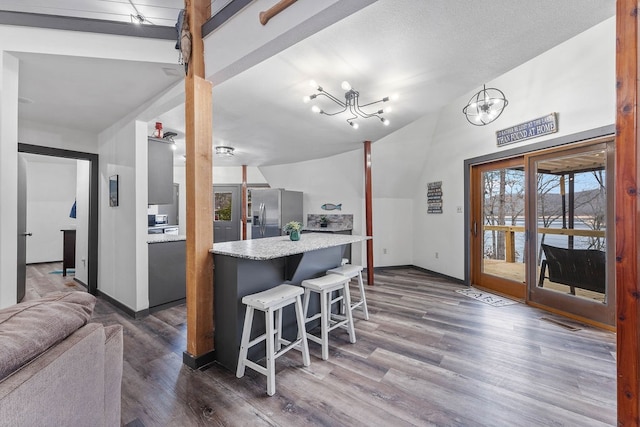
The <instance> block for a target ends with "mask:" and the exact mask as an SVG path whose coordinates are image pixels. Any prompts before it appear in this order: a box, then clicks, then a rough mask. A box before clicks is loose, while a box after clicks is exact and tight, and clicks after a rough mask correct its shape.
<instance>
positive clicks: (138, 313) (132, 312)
mask: <svg viewBox="0 0 640 427" xmlns="http://www.w3.org/2000/svg"><path fill="white" fill-rule="evenodd" d="M97 294H98V296H99V297H100V298H102V299H103V300H105V301H106V302H108V303H109V304H111V305H113V306H114V307H116V308H117V309H119V310H120V311H123V312H124V313H125V314H127V315H129V316H130V317H133V318H134V319H140V318H142V317H145V316H148V315H149V309H148V308H146V309H144V310H140V311H135V310H132V309H131V308H129V307H127V306H126V305H124V304H122V303H121V302H120V301H118V300H115V299H113V298H112V297H110V296H109V295H107V294H105V293H104V292H102V291H101V290H100V289H98V291H97Z"/></svg>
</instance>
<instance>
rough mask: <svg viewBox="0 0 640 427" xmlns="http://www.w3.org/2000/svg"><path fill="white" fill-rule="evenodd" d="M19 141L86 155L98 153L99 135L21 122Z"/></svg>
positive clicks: (25, 121) (26, 121)
mask: <svg viewBox="0 0 640 427" xmlns="http://www.w3.org/2000/svg"><path fill="white" fill-rule="evenodd" d="M18 140H19V141H20V142H21V143H23V144H33V145H42V146H45V147H53V148H62V149H65V150H73V151H80V152H84V153H97V152H98V135H96V134H95V133H91V132H86V131H82V130H77V129H69V128H65V127H61V126H53V125H50V124H42V123H38V122H32V121H28V120H20V123H19V128H18Z"/></svg>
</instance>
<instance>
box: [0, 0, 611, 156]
mask: <svg viewBox="0 0 640 427" xmlns="http://www.w3.org/2000/svg"><path fill="white" fill-rule="evenodd" d="M168 1H169V0H149V1H148V2H147V3H156V4H159V3H164V2H168ZM171 1H172V2H173V3H175V1H173V0H171ZM43 2H44V0H43V1H42V2H40V4H42V3H43ZM104 2H106V1H104V0H97V1H96V0H94V1H86V2H85V1H80V0H77V1H74V0H64V1H61V0H57V1H49V2H45V3H46V4H47V5H52V4H72V3H76V4H77V3H81V4H82V5H83V7H82V10H87V9H90V7H89V5H92V4H96V3H97V4H101V3H104ZM5 3H13V4H15V5H16V7H18V5H23V4H33V3H37V2H36V1H35V0H29V1H18V0H16V1H8V0H0V8H2V9H5V8H4V4H5ZM114 3H117V2H114ZM123 3H126V2H123ZM180 3H181V2H180ZM125 5H126V4H125ZM20 10H25V9H24V8H23V7H20ZM614 14H615V0H563V1H561V2H559V1H557V0H537V1H535V2H532V1H528V0H492V1H490V2H477V1H471V0H464V1H463V0H428V1H427V0H379V1H377V2H376V3H374V4H372V5H371V6H368V7H366V8H365V9H363V10H361V11H360V12H358V13H355V14H353V15H351V16H350V17H348V18H346V19H344V20H342V21H340V22H338V23H336V24H334V25H332V26H330V27H328V28H326V29H324V30H323V31H321V32H319V33H317V34H315V35H313V36H311V37H309V38H308V39H306V40H304V41H302V42H300V43H298V44H296V45H294V46H292V47H291V48H289V49H287V50H285V51H283V52H281V53H280V54H278V55H276V56H274V57H272V58H270V59H268V60H266V61H264V62H262V63H260V64H258V65H257V66H255V67H253V68H251V69H249V70H247V71H245V72H243V73H241V74H239V75H237V76H235V77H233V78H231V79H229V80H226V81H224V82H222V83H220V84H217V85H215V86H214V93H213V103H214V117H213V125H214V142H213V143H214V145H231V146H233V147H236V149H237V155H236V156H234V157H233V158H231V159H220V160H219V161H218V159H216V162H217V164H218V165H224V164H228V165H241V164H247V165H252V166H258V165H268V164H281V163H289V162H295V161H301V160H307V159H312V158H320V157H325V156H329V155H332V154H337V153H341V152H345V151H350V150H353V149H356V148H359V147H360V146H361V142H362V141H363V140H372V141H374V142H375V141H376V140H379V139H380V138H382V137H384V136H386V135H388V134H390V133H392V132H394V131H397V130H398V129H400V128H401V127H403V126H405V125H407V124H409V123H411V122H413V121H414V120H416V119H418V118H420V117H423V116H424V115H427V114H438V111H439V109H440V108H441V107H442V106H443V105H446V104H448V103H450V102H451V100H453V99H456V98H458V97H460V96H462V95H464V94H469V93H470V92H472V91H475V90H477V89H479V88H480V87H481V86H482V84H483V83H485V82H487V81H490V80H492V79H494V78H496V77H497V76H499V75H501V74H502V73H504V72H506V71H508V70H510V69H512V68H514V67H516V66H517V65H519V64H521V63H523V62H525V61H527V60H529V59H531V58H533V57H535V56H537V55H539V54H541V53H542V52H544V51H546V50H548V49H550V48H551V47H553V46H555V45H557V44H559V43H562V42H563V41H565V40H567V39H569V38H571V37H573V36H575V35H577V34H579V33H580V32H582V31H584V30H586V29H588V28H590V27H591V26H593V25H595V24H597V23H599V22H601V21H603V20H605V19H607V18H609V17H612V16H613V15H614ZM149 19H151V18H149ZM229 48H230V49H233V46H229ZM20 58H21V59H22V60H23V62H24V65H22V64H21V76H20V82H21V85H20V97H23V98H29V99H32V100H33V101H34V103H33V104H21V108H20V117H21V118H22V119H30V120H43V121H46V120H55V121H56V122H57V123H65V124H67V123H69V124H73V126H77V125H78V122H79V121H78V120H77V117H78V115H82V117H85V116H90V117H87V118H86V120H85V121H83V126H85V130H93V131H96V132H99V131H100V130H102V129H104V127H105V126H106V125H108V124H109V123H113V122H114V121H115V120H117V119H118V118H120V117H121V116H122V115H124V113H126V112H128V111H132V110H133V109H134V108H135V106H137V105H139V104H141V103H142V102H141V99H142V98H144V97H145V95H147V97H146V99H148V98H150V97H151V96H153V95H155V94H156V93H157V92H158V91H159V90H161V89H163V88H166V87H168V86H170V85H171V84H172V83H174V82H175V81H176V80H177V79H179V78H180V77H172V76H167V75H166V74H165V73H164V72H163V71H162V66H160V65H159V64H148V63H132V62H128V63H126V64H125V63H122V62H117V61H98V60H95V59H87V58H76V59H74V60H71V59H70V58H60V57H57V58H55V57H54V58H52V57H47V56H43V55H31V54H29V55H25V54H23V55H20ZM79 71H81V72H79ZM558 72H562V70H558ZM140 76H145V77H144V78H143V79H140ZM107 77H109V78H107ZM310 79H315V80H316V81H317V82H318V83H319V84H320V85H321V86H323V87H324V88H325V89H326V90H328V91H329V92H331V93H332V94H334V95H336V96H337V97H339V98H342V97H343V91H342V90H341V89H340V82H341V81H343V80H348V81H349V82H350V83H351V84H352V85H353V87H354V88H355V89H356V90H358V91H360V96H361V101H362V102H365V103H366V102H370V101H374V100H377V99H379V98H382V97H383V96H387V95H391V94H398V95H399V97H400V98H399V100H398V101H397V102H396V103H395V105H394V111H393V112H392V113H390V114H388V119H389V120H390V121H391V125H390V126H388V127H385V126H382V124H381V123H380V122H379V121H377V120H375V119H368V120H360V123H361V126H360V129H358V130H357V131H356V130H353V129H352V128H351V127H350V126H348V125H347V124H346V122H345V120H344V119H345V118H346V116H344V117H342V116H335V117H327V116H320V115H317V114H313V113H311V112H310V109H309V107H310V105H307V104H303V103H302V97H303V96H304V95H309V94H311V93H312V90H311V88H310V87H309V86H308V81H309V80H310ZM52 82H57V83H56V84H52ZM97 83H99V84H97ZM59 86H62V89H61V88H60V87H59ZM122 87H127V88H130V89H131V93H129V91H127V93H124V92H123V91H122V90H121V89H120V88H122ZM154 91H155V92H154ZM78 93H81V94H83V96H82V97H78V96H75V94H78ZM114 93H117V94H118V96H114ZM65 94H66V96H65ZM70 94H73V96H72V95H70ZM85 94H86V95H85ZM506 95H507V98H508V97H509V94H508V93H507V94H506ZM146 99H145V100H146ZM105 100H106V101H107V102H105ZM510 102H518V100H514V99H510ZM41 103H42V105H41V106H40V105H39V104H41ZM96 104H99V105H96ZM127 104H128V105H127ZM54 106H57V107H54ZM320 106H321V107H322V108H324V109H326V110H327V111H329V110H330V109H331V104H329V103H326V101H325V103H322V104H321V105H320ZM462 107H463V105H461V106H460V109H462ZM89 108H101V109H102V110H101V111H99V116H100V118H101V120H102V122H100V120H95V119H92V117H94V116H96V114H92V113H91V112H89ZM116 116H117V117H116ZM114 118H115V120H114ZM460 119H461V122H464V123H466V121H465V119H464V116H463V115H462V113H461V114H460ZM158 120H159V121H162V122H163V123H164V125H165V128H171V129H175V130H177V131H179V132H180V134H182V132H183V131H184V109H183V107H179V108H177V109H175V110H174V111H171V112H167V113H166V114H164V115H162V116H160V117H158ZM178 143H179V150H178V151H177V153H176V154H177V155H178V156H179V155H180V154H181V153H182V152H183V150H184V148H183V147H184V141H183V139H181V138H178Z"/></svg>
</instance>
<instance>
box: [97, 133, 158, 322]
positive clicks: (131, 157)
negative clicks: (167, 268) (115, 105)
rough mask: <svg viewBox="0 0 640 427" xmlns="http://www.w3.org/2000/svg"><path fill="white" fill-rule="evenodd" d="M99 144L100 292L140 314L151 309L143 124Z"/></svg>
mask: <svg viewBox="0 0 640 427" xmlns="http://www.w3.org/2000/svg"><path fill="white" fill-rule="evenodd" d="M99 139H100V143H99V144H100V150H99V155H100V169H99V170H100V172H99V175H100V185H99V192H100V198H99V199H100V202H99V208H98V211H99V218H100V230H99V234H100V246H99V251H98V252H99V253H98V258H99V267H100V268H99V270H98V288H99V289H100V291H101V292H103V293H105V294H106V295H108V296H110V297H112V298H114V299H116V300H117V301H119V302H121V303H122V304H124V305H125V306H127V307H129V308H130V309H132V310H135V311H139V310H142V309H145V308H148V307H149V297H148V270H147V269H148V254H147V247H146V245H147V243H146V237H147V186H146V185H147V136H146V123H145V122H140V121H132V122H129V123H118V124H117V125H114V126H113V127H111V128H109V129H107V130H105V131H104V132H102V133H101V134H100V137H99ZM113 175H118V186H119V188H118V199H119V205H118V206H116V207H111V206H109V177H111V176H113ZM142 188H143V190H141V189H142ZM139 234H141V235H139ZM142 249H144V250H142ZM145 275H146V278H145Z"/></svg>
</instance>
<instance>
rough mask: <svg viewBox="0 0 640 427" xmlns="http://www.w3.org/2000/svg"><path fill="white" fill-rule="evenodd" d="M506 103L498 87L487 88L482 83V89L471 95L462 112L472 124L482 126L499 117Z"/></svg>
mask: <svg viewBox="0 0 640 427" xmlns="http://www.w3.org/2000/svg"><path fill="white" fill-rule="evenodd" d="M508 104H509V101H507V98H505V96H504V93H503V92H502V91H501V90H500V89H496V88H493V87H490V88H489V89H487V86H486V85H483V86H482V90H481V91H479V92H478V93H476V94H475V95H473V96H472V97H471V99H470V100H469V102H468V103H467V106H466V107H464V108H463V109H462V113H463V114H464V115H465V117H466V118H467V121H468V122H469V123H471V124H472V125H474V126H484V125H488V124H489V123H491V122H492V121H494V120H495V119H497V118H498V117H500V114H502V111H503V110H504V109H505V107H506V106H507V105H508Z"/></svg>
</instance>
